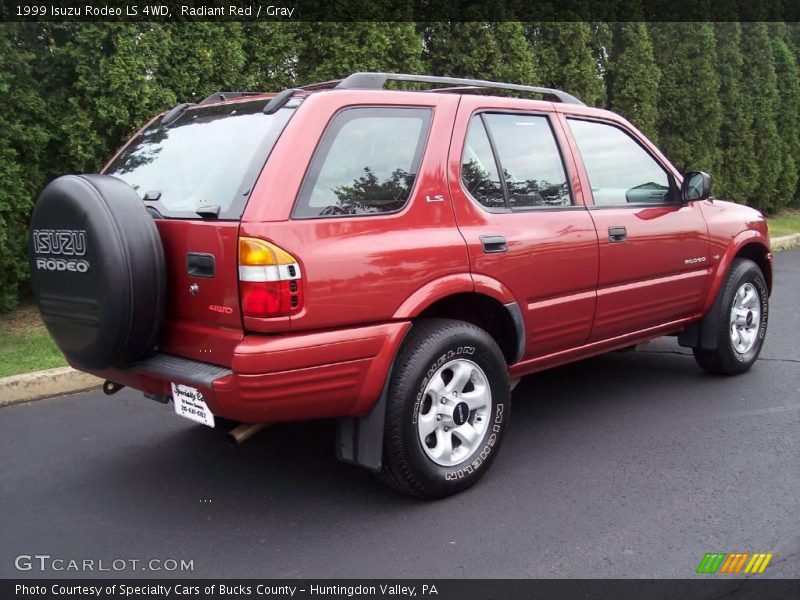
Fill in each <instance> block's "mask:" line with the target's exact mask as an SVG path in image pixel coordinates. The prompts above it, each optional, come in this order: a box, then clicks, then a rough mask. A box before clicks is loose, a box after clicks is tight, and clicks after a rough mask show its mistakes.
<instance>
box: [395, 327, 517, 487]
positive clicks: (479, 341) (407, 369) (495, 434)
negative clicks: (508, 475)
mask: <svg viewBox="0 0 800 600" xmlns="http://www.w3.org/2000/svg"><path fill="white" fill-rule="evenodd" d="M459 388H460V389H459ZM442 392H444V393H445V394H446V398H444V400H445V402H443V401H442ZM510 394H511V392H510V389H509V378H508V369H507V367H506V362H505V359H504V358H503V353H502V352H501V351H500V348H499V347H498V346H497V344H496V343H495V341H494V340H493V339H492V338H491V336H489V334H488V333H486V332H485V331H484V330H483V329H480V328H479V327H476V326H475V325H472V324H469V323H465V322H462V321H454V320H450V319H430V320H422V321H419V322H417V323H415V324H414V326H413V327H412V329H411V331H410V332H409V334H408V336H407V337H406V339H405V341H404V342H403V345H402V347H401V349H400V352H399V354H398V356H397V360H396V362H395V366H394V369H393V372H392V377H391V380H390V382H389V387H388V394H387V412H386V425H385V431H384V449H383V467H382V471H381V474H380V476H381V478H382V479H383V481H384V482H385V483H387V484H388V485H390V486H391V487H393V488H395V489H397V490H399V491H401V492H403V493H406V494H410V495H413V496H417V497H420V498H427V499H432V498H443V497H445V496H450V495H452V494H455V493H458V492H461V491H463V490H465V489H467V488H469V487H470V486H472V485H474V484H475V483H476V482H477V481H478V480H479V479H480V478H481V477H483V475H484V474H485V473H486V471H487V470H488V468H489V466H490V465H491V464H492V462H493V461H494V459H495V458H496V456H497V453H498V450H499V449H500V445H501V442H502V439H503V435H504V434H505V431H506V428H507V427H508V421H509V416H510V409H511V404H510ZM434 396H435V397H434ZM437 415H439V416H441V420H438V419H437V418H436V417H437ZM445 428H447V429H446V430H445ZM470 428H471V429H470ZM428 431H430V433H428V435H425V433H426V432H428ZM423 437H424V441H423ZM448 439H449V448H450V449H451V450H450V451H448V441H447V440H448Z"/></svg>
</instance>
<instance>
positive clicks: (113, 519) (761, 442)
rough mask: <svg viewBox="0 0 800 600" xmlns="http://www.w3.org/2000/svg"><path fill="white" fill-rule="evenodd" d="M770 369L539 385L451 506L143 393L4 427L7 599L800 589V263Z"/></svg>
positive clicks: (11, 414) (524, 388)
mask: <svg viewBox="0 0 800 600" xmlns="http://www.w3.org/2000/svg"><path fill="white" fill-rule="evenodd" d="M761 356H762V358H761V359H760V360H759V361H758V363H757V364H756V365H755V366H754V368H753V369H752V370H751V371H750V372H749V373H747V374H744V375H741V376H738V377H732V378H720V377H714V376H710V375H707V374H705V373H703V372H702V371H701V370H700V369H699V368H698V367H697V366H696V365H695V363H694V360H693V359H692V358H691V356H690V355H688V351H687V350H686V349H683V348H680V347H678V345H677V344H676V343H675V341H674V340H673V339H671V338H665V339H662V340H658V341H657V342H655V343H653V344H651V345H650V346H649V347H648V348H646V349H645V350H643V351H637V352H627V353H613V354H609V355H605V356H602V357H598V358H595V359H591V360H587V361H583V362H580V363H576V364H573V365H568V366H565V367H562V368H558V369H555V370H552V371H548V372H545V373H541V374H538V375H534V376H531V377H527V378H525V379H524V380H523V381H522V383H521V384H520V385H519V387H518V388H517V390H516V391H515V392H514V396H513V412H512V415H513V417H512V429H511V431H510V433H509V435H508V436H507V438H506V440H505V446H504V447H503V449H502V451H501V453H500V455H499V456H498V459H497V461H496V462H495V463H494V466H493V467H492V469H491V470H490V472H489V473H488V474H487V476H486V477H485V478H484V479H483V481H482V482H481V483H479V484H478V485H477V486H476V487H475V488H473V489H472V490H470V491H468V492H466V493H464V494H461V495H458V496H456V497H453V498H449V499H445V500H441V501H437V502H424V501H420V500H415V499H412V498H406V497H403V496H400V495H398V494H396V493H394V492H392V491H390V490H389V489H386V488H384V487H383V486H382V485H380V484H379V483H378V482H377V481H376V480H375V479H374V478H373V477H371V476H370V474H369V473H368V472H366V471H362V470H359V469H357V468H354V467H350V466H347V465H344V464H341V463H339V462H337V461H336V459H335V457H334V453H333V445H334V435H335V428H334V426H333V424H332V423H330V422H315V423H305V424H289V425H279V426H273V427H272V428H269V429H267V430H265V431H264V432H262V433H260V434H258V435H257V436H256V437H254V438H252V439H251V440H249V441H248V442H246V443H245V444H244V445H243V446H241V447H239V448H229V447H227V446H226V444H225V442H224V440H223V438H222V436H221V435H220V433H219V432H218V431H214V430H211V429H208V428H205V427H203V426H201V425H195V424H192V423H191V422H188V421H185V420H183V419H181V418H179V417H177V416H176V415H175V414H174V412H173V411H172V407H171V405H170V406H165V405H161V404H158V403H156V402H153V401H150V400H146V399H144V398H143V397H142V396H141V395H140V394H138V393H136V392H133V391H129V390H123V391H122V392H120V393H118V394H117V395H115V396H113V397H106V396H103V395H102V394H101V393H99V392H90V393H84V394H78V395H74V396H67V397H62V398H54V399H50V400H45V401H39V402H33V403H29V404H22V405H16V406H9V407H5V408H0V457H2V458H1V459H0V577H26V578H27V577H82V576H87V575H89V576H92V575H93V574H94V575H97V576H104V577H108V576H123V577H163V576H172V575H174V576H193V577H204V578H216V577H305V578H310V577H354V578H360V577H381V578H385V577H422V578H439V577H501V578H511V577H521V578H528V577H581V578H589V577H614V578H616V577H670V578H684V577H701V576H699V575H695V569H696V568H697V566H698V564H699V563H700V561H701V559H702V558H703V556H704V555H705V553H707V552H772V553H774V558H773V559H772V562H771V563H770V564H769V566H768V568H767V569H766V571H765V573H764V574H763V575H759V576H758V577H798V576H800V562H799V561H800V516H798V515H800V444H799V443H798V439H800V250H793V251H787V252H783V253H780V254H778V255H777V256H776V259H775V289H774V293H773V297H772V300H771V318H770V324H769V331H768V339H767V342H766V345H765V347H764V350H763V352H762V355H761ZM20 555H22V556H23V557H24V556H27V555H31V556H33V555H49V556H50V557H51V558H50V559H39V561H38V562H37V559H31V560H28V559H26V558H22V559H21V562H20V560H16V562H17V563H19V564H20V565H21V566H23V567H25V566H26V565H27V564H30V565H31V569H30V570H27V571H18V570H16V568H15V566H14V564H15V559H16V557H18V556H20ZM54 559H61V560H64V561H65V562H63V563H56V565H58V566H61V567H62V568H65V569H66V568H68V567H69V565H70V563H69V560H71V559H72V560H77V561H79V562H80V561H83V560H84V559H87V560H92V561H94V562H93V563H92V564H93V567H94V569H95V571H94V573H93V572H92V571H88V572H79V571H73V570H61V571H54V570H52V569H51V568H50V566H48V567H47V568H45V569H44V570H42V569H40V568H39V566H40V564H41V562H42V561H44V562H46V563H47V564H48V565H51V563H50V561H52V560H54ZM150 559H157V560H160V561H162V563H154V566H155V567H156V568H157V567H158V566H159V565H163V566H162V569H163V568H168V567H172V566H174V565H173V563H170V562H167V561H169V560H170V559H172V560H176V561H178V564H179V562H180V560H181V559H183V560H184V561H192V562H191V564H192V567H193V570H192V571H189V572H180V571H169V572H167V571H164V570H161V571H147V570H142V565H143V564H146V563H147V561H149V560H150ZM115 560H116V561H118V562H116V563H114V562H113V561H115ZM120 560H123V561H126V563H125V565H126V566H125V567H124V569H123V570H121V571H114V570H113V569H112V570H111V571H105V572H99V571H97V569H98V568H100V567H101V566H103V567H105V568H112V566H113V565H115V566H121V565H122V563H120V562H119V561H120ZM133 560H141V561H143V562H142V563H136V566H135V567H132V566H130V565H131V564H133V563H132V562H131V561H133ZM101 561H102V562H101ZM151 566H152V565H151ZM145 568H146V567H145ZM704 577H708V576H704ZM729 577H732V578H734V577H741V576H736V575H731V576H729Z"/></svg>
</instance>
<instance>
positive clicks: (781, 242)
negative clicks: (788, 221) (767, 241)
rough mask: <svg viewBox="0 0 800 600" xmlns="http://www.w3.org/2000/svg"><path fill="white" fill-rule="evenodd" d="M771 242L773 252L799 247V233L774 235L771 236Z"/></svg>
mask: <svg viewBox="0 0 800 600" xmlns="http://www.w3.org/2000/svg"><path fill="white" fill-rule="evenodd" d="M771 242H772V250H773V251H775V252H779V251H780V250H790V249H791V248H800V233H790V234H789V235H782V236H780V237H775V238H772V240H771Z"/></svg>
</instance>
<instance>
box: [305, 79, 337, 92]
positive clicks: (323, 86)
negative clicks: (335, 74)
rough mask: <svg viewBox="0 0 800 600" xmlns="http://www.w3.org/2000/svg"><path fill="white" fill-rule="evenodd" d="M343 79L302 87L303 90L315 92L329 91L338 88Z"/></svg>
mask: <svg viewBox="0 0 800 600" xmlns="http://www.w3.org/2000/svg"><path fill="white" fill-rule="evenodd" d="M342 81H343V80H342V79H331V80H330V81H319V82H317V83H309V84H308V85H301V86H300V89H301V90H306V91H309V92H313V91H314V90H328V89H333V88H335V87H338V85H339V84H340V83H341V82H342Z"/></svg>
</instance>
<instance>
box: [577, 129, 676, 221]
mask: <svg viewBox="0 0 800 600" xmlns="http://www.w3.org/2000/svg"><path fill="white" fill-rule="evenodd" d="M568 122H569V126H570V129H571V130H572V135H573V136H574V137H575V142H576V143H577V144H578V150H579V151H580V153H581V158H583V164H584V166H585V167H586V173H587V175H588V176H589V183H590V185H591V187H592V196H593V197H594V203H595V205H597V206H619V205H627V204H664V203H667V202H672V199H673V192H672V190H673V186H671V185H670V183H671V182H670V177H669V175H668V174H667V172H666V171H665V170H664V168H663V167H662V166H661V165H660V164H658V163H657V162H656V160H655V159H654V158H653V157H652V156H650V154H649V153H648V152H647V151H646V150H645V149H644V148H642V147H641V146H640V145H639V144H637V143H636V141H634V139H633V138H631V137H630V136H629V135H628V134H627V133H625V132H624V131H622V130H621V129H619V128H618V127H615V126H613V125H609V124H606V123H597V122H595V121H582V120H579V119H568Z"/></svg>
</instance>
